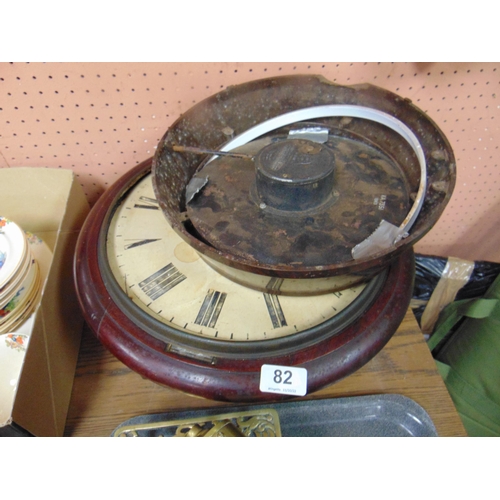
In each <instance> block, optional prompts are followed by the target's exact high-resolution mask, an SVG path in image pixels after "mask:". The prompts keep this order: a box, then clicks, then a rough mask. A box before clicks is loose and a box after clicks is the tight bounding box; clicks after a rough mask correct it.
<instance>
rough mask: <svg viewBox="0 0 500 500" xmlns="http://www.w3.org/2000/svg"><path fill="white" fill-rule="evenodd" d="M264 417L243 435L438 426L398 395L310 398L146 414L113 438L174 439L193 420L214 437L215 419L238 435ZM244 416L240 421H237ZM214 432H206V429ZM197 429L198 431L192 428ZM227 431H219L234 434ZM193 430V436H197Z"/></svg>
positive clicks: (357, 433)
mask: <svg viewBox="0 0 500 500" xmlns="http://www.w3.org/2000/svg"><path fill="white" fill-rule="evenodd" d="M257 414H259V415H265V417H263V418H266V419H267V420H266V422H267V424H266V427H265V430H264V431H262V432H256V431H250V430H248V429H249V425H247V426H246V427H245V431H244V433H243V432H242V433H241V435H247V436H255V437H267V436H282V437H432V436H437V432H436V428H435V426H434V424H433V422H432V420H431V418H430V417H429V415H428V414H427V412H426V411H425V410H424V409H423V408H422V407H421V406H420V405H418V404H417V403H416V402H415V401H413V400H412V399H409V398H407V397H405V396H401V395H398V394H382V395H373V396H358V397H349V398H337V399H317V400H311V401H290V402H287V403H275V404H268V405H252V406H231V407H217V408H210V409H204V410H195V411H193V410H189V411H175V412H168V413H162V414H156V415H143V416H140V417H134V418H132V419H130V420H127V421H126V422H124V423H123V424H121V425H120V426H119V427H117V428H116V429H115V430H114V431H113V433H112V436H113V437H118V436H120V437H131V436H134V437H136V436H137V437H154V436H164V437H173V436H175V435H176V432H177V435H179V434H180V435H188V434H187V433H185V432H184V431H182V432H184V433H182V432H181V430H182V429H186V428H187V427H188V424H194V425H195V426H196V428H197V429H200V430H201V428H202V427H203V424H205V423H207V424H206V426H205V431H200V432H199V434H198V435H199V436H202V435H205V436H209V435H210V436H213V435H217V434H216V433H215V423H216V422H218V423H219V427H223V426H222V425H220V424H221V422H222V421H224V422H227V423H228V425H229V427H226V429H229V428H231V429H233V430H234V431H235V433H239V430H237V429H238V422H242V421H246V422H248V420H249V419H250V418H252V416H255V415H257ZM238 419H239V420H238ZM208 428H210V429H211V430H209V431H207V430H206V429H208ZM192 432H193V431H192ZM235 433H232V432H229V431H228V432H227V433H226V434H224V432H222V433H219V434H218V435H222V436H234V435H235ZM194 434H195V433H192V434H191V435H194Z"/></svg>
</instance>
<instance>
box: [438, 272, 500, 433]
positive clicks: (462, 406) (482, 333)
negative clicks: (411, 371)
mask: <svg viewBox="0 0 500 500" xmlns="http://www.w3.org/2000/svg"><path fill="white" fill-rule="evenodd" d="M463 317H465V318H466V319H465V321H464V322H463V323H462V324H461V325H460V326H459V327H458V329H457V331H456V332H454V333H453V334H452V335H451V336H450V337H449V338H447V339H446V336H447V334H448V332H449V331H450V329H451V328H452V327H453V326H454V325H455V324H456V323H457V322H458V321H459V320H460V319H461V318H463ZM443 339H446V340H445V343H444V346H443V347H442V348H441V349H440V350H439V353H438V355H437V356H436V364H437V366H438V369H439V371H440V373H441V376H442V377H443V380H444V381H445V384H446V386H447V388H448V391H449V393H450V396H451V398H452V399H453V402H454V403H455V406H456V407H457V411H458V413H459V414H460V417H461V418H462V422H463V424H464V427H465V428H466V430H467V432H468V434H469V435H470V436H500V276H499V277H498V278H497V279H496V280H495V282H494V283H493V284H492V285H491V287H490V289H489V290H488V292H487V293H486V294H485V297H484V298H480V299H468V300H461V301H456V302H454V303H452V304H450V305H449V306H448V307H446V308H445V310H444V311H443V313H442V314H441V316H440V318H439V321H438V324H437V326H436V330H435V333H434V335H432V337H431V338H430V339H429V347H430V349H431V350H433V349H434V348H435V347H436V346H437V345H438V344H440V343H441V342H442V341H443Z"/></svg>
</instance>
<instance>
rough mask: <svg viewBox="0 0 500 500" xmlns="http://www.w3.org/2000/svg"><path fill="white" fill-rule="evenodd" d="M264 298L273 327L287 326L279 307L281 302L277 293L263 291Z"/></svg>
mask: <svg viewBox="0 0 500 500" xmlns="http://www.w3.org/2000/svg"><path fill="white" fill-rule="evenodd" d="M263 295H264V299H265V301H266V306H267V312H268V313H269V317H270V318H271V322H272V323H273V328H281V327H282V326H287V322H286V319H285V315H284V314H283V309H281V304H280V301H279V299H278V296H277V295H272V294H270V293H264V294H263Z"/></svg>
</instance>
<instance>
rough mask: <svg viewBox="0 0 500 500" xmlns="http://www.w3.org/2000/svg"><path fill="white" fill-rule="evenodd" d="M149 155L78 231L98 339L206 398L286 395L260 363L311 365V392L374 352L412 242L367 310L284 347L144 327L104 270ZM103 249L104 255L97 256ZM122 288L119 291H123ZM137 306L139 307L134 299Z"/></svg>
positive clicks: (393, 323)
mask: <svg viewBox="0 0 500 500" xmlns="http://www.w3.org/2000/svg"><path fill="white" fill-rule="evenodd" d="M151 165H152V158H149V159H148V160H146V161H144V162H142V163H141V164H139V165H137V166H136V167H135V168H133V169H131V170H130V171H129V172H127V173H126V174H125V175H123V176H122V177H121V178H120V179H118V180H117V181H116V182H115V184H113V185H112V186H111V187H110V188H109V189H108V190H107V191H106V192H105V193H104V194H103V195H102V196H101V197H100V198H99V200H98V202H97V203H96V205H95V206H94V207H93V209H92V210H91V213H90V214H89V216H88V218H87V220H86V222H85V224H84V226H83V228H82V231H81V233H80V236H79V239H78V243H77V249H76V253H75V263H74V275H75V283H76V289H77V296H78V300H79V303H80V306H81V308H82V310H83V314H84V318H85V320H86V322H87V324H88V325H89V326H90V328H91V329H92V331H93V332H94V334H95V335H96V337H97V338H98V339H99V340H100V341H101V343H102V344H103V345H104V346H105V347H106V348H107V349H108V350H109V351H110V352H111V353H112V354H113V355H114V356H116V357H117V358H118V359H119V360H120V361H122V362H123V363H124V364H125V365H127V366H128V367H129V368H130V369H132V370H133V371H135V372H137V373H139V374H140V375H142V376H143V377H146V378H148V379H150V380H152V381H154V382H156V383H159V384H161V385H166V386H169V387H173V388H175V389H178V390H181V391H183V392H187V393H191V394H194V395H197V396H201V397H204V398H209V399H214V400H220V401H231V402H257V401H266V400H279V399H289V396H279V395H276V394H270V393H263V392H261V391H260V389H259V380H260V368H261V366H262V365H263V364H273V365H283V366H300V367H302V368H305V369H306V370H307V372H308V384H307V385H308V388H307V392H308V393H312V392H315V391H317V390H319V389H321V388H322V387H324V386H326V385H329V384H331V383H333V382H335V381H337V380H339V379H341V378H343V377H345V376H347V375H350V374H351V373H353V372H354V371H356V370H357V369H359V368H360V367H361V366H363V365H364V364H366V363H367V362H368V361H369V360H370V359H371V358H372V357H373V356H375V355H376V354H377V353H378V352H379V351H380V350H381V349H382V348H383V347H384V346H385V344H386V343H387V342H388V341H389V339H390V338H391V337H392V335H393V334H394V333H395V331H396V330H397V328H398V326H399V325H400V324H401V322H402V320H403V318H404V316H405V314H406V311H407V309H408V306H409V303H410V299H411V293H412V289H413V276H414V257H413V250H412V249H411V248H410V249H409V250H408V251H406V252H404V253H403V254H402V255H400V256H399V257H397V258H396V259H395V260H394V262H393V263H392V264H391V265H390V266H389V268H388V270H387V278H386V280H385V283H384V285H383V286H382V287H381V290H380V292H379V293H378V296H377V297H375V298H374V299H373V300H372V301H371V304H370V305H369V306H368V307H367V309H366V310H365V312H364V313H363V314H361V315H359V317H358V318H356V319H355V320H354V321H351V322H350V323H349V324H348V325H347V326H346V327H345V328H344V329H343V330H342V331H340V332H333V333H332V335H331V336H327V335H323V336H322V337H321V338H320V340H319V341H318V342H308V343H307V344H306V345H299V346H297V347H295V348H292V349H285V350H284V351H283V352H281V353H280V352H278V351H276V350H274V352H272V353H271V354H270V355H267V354H264V353H263V354H261V355H256V356H251V355H248V353H247V354H245V349H242V350H241V351H242V352H241V356H239V355H238V354H237V353H236V354H235V353H234V352H233V353H231V354H230V355H229V354H228V356H224V355H216V356H210V355H207V354H206V353H204V352H203V349H201V350H200V351H199V353H198V352H196V351H195V350H193V349H191V350H189V349H188V350H183V348H182V346H178V345H175V343H171V342H168V341H167V339H165V340H163V339H162V338H161V337H159V336H154V335H151V334H150V333H148V332H147V331H145V329H143V328H141V326H140V324H139V323H140V322H139V321H137V320H134V317H133V315H131V314H130V313H129V314H127V313H125V312H124V310H123V309H122V305H121V304H120V301H119V300H115V299H114V298H113V295H115V296H116V293H117V292H116V290H114V291H113V293H110V289H112V288H113V287H114V288H115V289H116V286H115V285H116V283H113V278H112V276H110V274H109V273H106V272H103V266H102V263H101V262H100V260H101V259H102V254H103V252H102V248H103V245H105V238H103V233H105V231H106V227H105V224H106V221H109V218H110V216H111V214H112V213H113V211H114V209H115V207H116V206H117V204H118V203H119V202H120V200H121V199H122V198H123V196H125V194H126V193H127V192H128V190H129V189H130V188H131V187H132V186H134V185H135V184H136V183H137V182H138V181H139V180H141V179H142V178H143V177H144V176H146V175H147V174H148V173H149V172H150V170H151ZM99 255H101V257H99ZM118 293H119V292H118ZM132 306H133V307H136V306H134V305H133V304H132Z"/></svg>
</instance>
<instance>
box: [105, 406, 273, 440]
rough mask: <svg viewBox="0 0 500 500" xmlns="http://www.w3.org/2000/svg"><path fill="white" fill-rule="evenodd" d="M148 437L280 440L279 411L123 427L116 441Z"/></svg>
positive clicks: (247, 412) (262, 411) (115, 435)
mask: <svg viewBox="0 0 500 500" xmlns="http://www.w3.org/2000/svg"><path fill="white" fill-rule="evenodd" d="M148 434H149V435H156V436H162V437H164V436H171V437H281V427H280V422H279V417H278V413H277V412H276V410H273V409H263V410H255V411H245V412H234V413H225V414H223V415H213V416H207V417H198V418H195V419H183V420H171V421H162V422H155V423H145V424H136V425H130V426H126V427H125V426H124V427H119V428H118V429H116V431H115V432H114V433H113V437H141V436H146V435H148Z"/></svg>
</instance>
